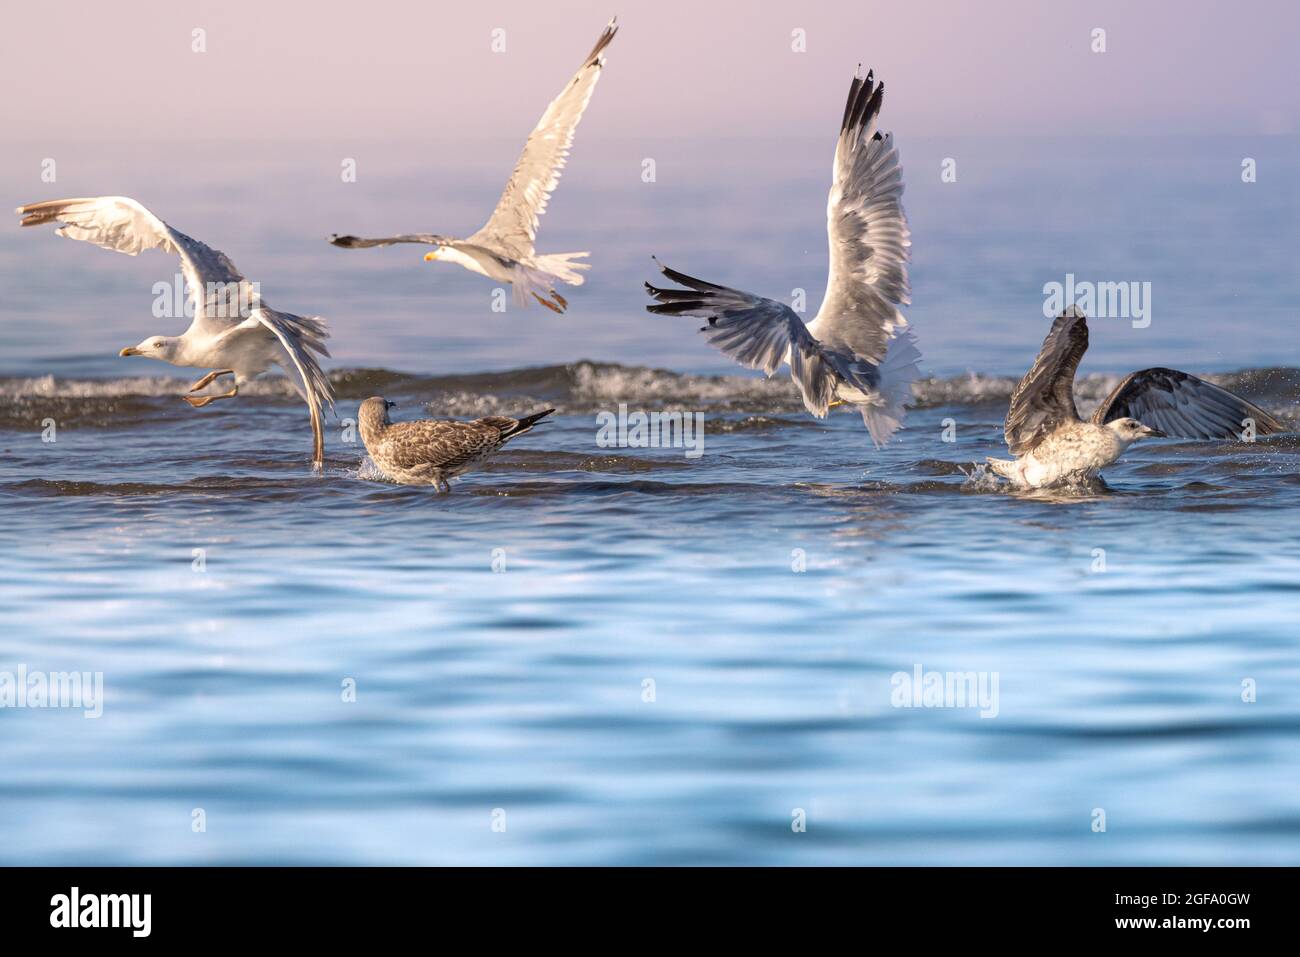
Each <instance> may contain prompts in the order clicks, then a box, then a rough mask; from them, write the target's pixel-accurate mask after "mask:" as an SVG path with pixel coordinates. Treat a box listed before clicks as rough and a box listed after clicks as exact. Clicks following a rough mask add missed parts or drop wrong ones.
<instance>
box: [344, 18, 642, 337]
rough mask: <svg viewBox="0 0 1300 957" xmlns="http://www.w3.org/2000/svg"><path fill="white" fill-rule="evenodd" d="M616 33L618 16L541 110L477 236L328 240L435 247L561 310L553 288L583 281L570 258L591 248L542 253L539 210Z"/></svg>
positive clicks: (518, 294)
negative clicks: (539, 249) (536, 243)
mask: <svg viewBox="0 0 1300 957" xmlns="http://www.w3.org/2000/svg"><path fill="white" fill-rule="evenodd" d="M617 32H618V26H617V17H616V18H615V19H613V20H610V21H609V24H608V25H607V26H606V27H605V30H604V32H603V33H601V35H600V39H598V40H597V41H596V45H595V47H593V48H592V51H591V52H590V53H588V54H587V58H586V59H585V60H583V61H582V66H580V67H579V68H578V72H577V73H575V74H574V75H573V79H571V80H570V81H569V82H568V83H567V84H565V86H564V89H563V90H562V91H561V92H560V95H559V96H557V97H556V98H555V99H554V100H552V101H551V105H550V106H548V107H547V108H546V112H545V113H543V114H542V118H541V120H539V121H538V123H537V127H536V128H535V129H534V130H533V132H532V134H531V135H530V136H529V137H528V142H527V143H525V144H524V151H523V153H522V154H520V156H519V162H518V163H516V164H515V171H514V174H513V175H512V176H511V177H510V182H508V183H507V184H506V188H505V192H503V193H502V194H501V199H500V200H498V201H497V207H496V209H494V210H493V211H492V216H491V218H490V219H488V221H487V223H485V224H484V226H483V228H482V229H480V230H479V231H478V232H476V233H474V235H472V236H470V237H469V238H468V239H454V238H452V237H451V236H441V235H438V234H437V233H405V234H403V235H400V236H385V237H381V238H378V239H363V238H360V237H358V236H339V235H337V234H335V235H334V236H331V237H330V242H331V243H333V244H334V245H335V246H342V247H343V248H344V249H360V248H362V247H366V246H391V245H393V244H394V243H423V244H425V245H428V246H433V247H434V248H433V249H432V250H431V251H430V252H427V253H425V255H424V260H425V262H433V261H435V260H440V261H442V262H450V263H456V264H457V265H460V266H464V267H465V268H466V269H468V270H470V271H471V272H476V273H478V274H479V275H481V276H487V277H488V278H489V279H494V280H496V281H497V282H505V283H510V284H511V285H512V286H513V287H514V299H515V302H516V303H517V304H519V305H521V306H526V305H527V304H528V297H529V296H532V297H533V298H534V299H536V300H537V301H538V302H540V303H541V304H542V305H543V306H545V307H546V308H547V309H550V310H551V311H552V312H564V310H565V309H566V308H567V307H568V305H569V302H568V300H567V299H565V298H564V297H563V296H561V295H560V294H559V293H558V292H556V291H555V284H556V283H560V282H565V283H568V284H569V285H570V286H581V285H582V273H581V272H579V270H583V269H588V268H590V266H589V264H588V263H579V262H574V261H573V260H576V259H582V258H584V257H586V256H589V255H591V254H590V253H588V252H580V253H551V254H549V255H540V254H538V253H537V251H536V250H535V249H534V248H533V243H534V241H535V240H536V239H537V225H538V217H540V216H541V215H542V214H543V213H544V212H546V204H547V202H548V201H549V200H550V198H551V193H552V192H553V191H554V190H555V187H556V186H557V185H558V184H559V182H560V171H561V170H563V169H564V164H565V162H566V161H567V159H568V156H569V148H570V147H571V146H572V145H573V134H574V132H575V131H576V130H577V128H578V121H579V120H581V119H582V113H583V111H584V110H586V108H587V103H588V102H589V101H590V100H591V94H592V93H593V92H594V91H595V89H596V82H597V81H598V80H599V79H600V73H601V70H602V69H603V67H604V66H605V57H604V55H603V53H604V50H605V47H607V46H609V44H610V41H611V40H613V39H614V34H616V33H617Z"/></svg>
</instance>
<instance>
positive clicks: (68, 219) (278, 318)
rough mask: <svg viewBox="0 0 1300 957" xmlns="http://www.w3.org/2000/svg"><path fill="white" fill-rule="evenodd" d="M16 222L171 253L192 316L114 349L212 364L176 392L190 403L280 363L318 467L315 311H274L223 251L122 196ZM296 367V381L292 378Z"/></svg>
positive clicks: (119, 246)
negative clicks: (221, 384)
mask: <svg viewBox="0 0 1300 957" xmlns="http://www.w3.org/2000/svg"><path fill="white" fill-rule="evenodd" d="M17 212H18V214H19V215H20V216H22V217H23V219H22V222H21V225H23V226H40V225H42V224H44V223H52V222H57V223H59V224H60V225H59V228H58V229H56V230H55V232H56V233H57V234H58V235H60V236H64V237H66V238H68V239H81V240H85V241H86V242H91V243H94V244H95V245H96V246H102V247H103V248H105V249H112V250H115V251H116V252H119V253H126V254H127V255H128V256H135V255H138V254H139V253H140V252H141V250H145V249H161V250H163V251H164V252H170V253H175V254H176V255H178V256H179V257H180V260H181V271H182V272H183V273H184V275H185V284H186V287H187V288H188V290H189V296H190V300H191V303H192V305H193V307H194V319H193V321H192V322H191V323H190V327H189V328H188V329H186V330H185V332H184V334H182V335H179V336H161V335H159V336H149V337H148V338H146V339H144V340H143V341H142V342H140V343H139V344H138V345H134V346H129V347H127V348H125V349H123V350H122V351H121V352H120V353H119V355H123V356H148V357H149V358H151V359H161V360H162V361H163V362H170V363H171V364H172V365H175V366H194V367H198V368H203V369H212V370H214V371H212V372H209V373H208V374H207V375H205V376H203V378H201V379H199V380H198V381H197V382H195V383H194V384H193V385H192V386H190V393H191V394H189V395H186V396H182V398H184V399H185V401H186V402H188V403H189V404H190V405H191V406H193V407H194V408H196V409H201V408H203V407H204V406H206V405H210V404H211V403H213V402H216V401H218V400H219V399H233V398H234V397H235V396H236V395H238V394H239V387H240V386H241V385H243V384H244V383H245V382H247V381H248V380H250V379H252V378H254V377H256V376H258V375H261V374H262V373H263V372H266V371H267V370H268V369H269V368H270V367H271V366H273V365H275V366H280V367H281V368H282V369H284V370H285V371H286V372H289V373H290V376H291V377H290V381H292V382H293V384H294V388H295V389H297V391H298V393H299V395H301V396H302V398H303V400H304V401H305V402H306V403H307V408H308V410H309V411H310V412H311V429H312V435H313V437H314V440H315V445H314V452H313V459H312V465H313V467H314V468H316V469H320V468H321V466H322V462H323V460H324V452H325V440H324V435H323V433H322V430H321V403H322V401H324V402H328V403H329V404H330V408H331V409H332V408H333V407H334V398H333V394H332V393H331V390H330V383H329V379H328V378H326V376H325V373H324V372H322V371H321V367H320V365H319V364H318V363H317V360H316V356H315V355H313V354H312V353H313V352H314V353H318V354H319V355H322V356H328V355H329V352H327V351H326V349H325V344H324V340H325V339H327V338H328V337H329V332H328V331H327V330H326V328H325V321H324V320H323V319H321V318H319V317H315V316H313V317H306V316H295V315H291V314H290V313H287V312H278V311H277V310H275V309H272V308H271V307H270V306H269V305H267V304H266V302H264V301H263V300H262V297H261V293H260V290H259V289H258V285H257V284H256V283H250V282H249V281H248V280H246V279H245V278H244V277H243V275H242V274H241V273H240V272H239V270H238V269H236V268H235V264H234V263H233V262H231V261H230V260H229V259H228V258H227V257H226V255H225V253H223V252H221V251H219V250H216V249H213V248H212V247H210V246H205V245H204V244H203V243H201V242H199V241H198V240H197V239H192V238H190V237H189V236H186V235H185V234H184V233H182V232H181V231H180V230H178V229H173V228H172V227H171V226H168V225H167V224H166V223H165V222H163V221H162V220H161V219H159V218H158V217H157V216H155V215H154V214H153V213H151V212H149V210H147V209H145V207H144V206H142V205H141V204H140V203H138V202H136V201H135V200H134V199H130V198H128V197H126V196H95V197H88V198H83V199H52V200H48V201H46V202H43V203H29V204H28V205H26V206H19V207H18V210H17ZM293 372H297V374H298V377H299V379H300V380H301V382H299V381H298V380H296V379H293V378H292V373H293ZM222 376H233V377H234V384H233V385H232V386H231V388H230V391H229V392H223V393H221V394H219V395H210V396H195V395H194V394H193V393H195V392H198V391H199V390H200V389H204V388H206V387H207V386H208V385H209V384H210V383H211V382H212V381H213V380H215V379H218V378H220V377H222Z"/></svg>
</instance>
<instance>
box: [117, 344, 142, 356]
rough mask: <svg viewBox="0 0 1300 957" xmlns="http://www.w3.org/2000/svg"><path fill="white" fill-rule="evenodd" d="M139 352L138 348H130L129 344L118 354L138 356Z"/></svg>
mask: <svg viewBox="0 0 1300 957" xmlns="http://www.w3.org/2000/svg"><path fill="white" fill-rule="evenodd" d="M141 354H142V353H141V352H140V350H139V349H132V348H131V347H130V346H127V347H126V348H125V349H123V350H122V351H121V352H119V353H118V355H119V356H138V355H141Z"/></svg>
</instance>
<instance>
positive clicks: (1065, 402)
mask: <svg viewBox="0 0 1300 957" xmlns="http://www.w3.org/2000/svg"><path fill="white" fill-rule="evenodd" d="M1087 351H1088V320H1087V319H1086V318H1085V317H1084V315H1083V313H1082V312H1081V311H1080V310H1079V309H1077V308H1076V307H1074V306H1070V307H1069V308H1067V309H1066V310H1065V311H1064V312H1063V313H1061V315H1060V316H1058V317H1057V318H1056V320H1055V321H1053V323H1052V330H1051V331H1050V332H1049V333H1048V334H1047V338H1046V339H1044V340H1043V348H1042V349H1041V350H1039V353H1038V358H1037V359H1035V360H1034V365H1033V368H1031V369H1030V370H1029V371H1028V372H1026V373H1025V377H1024V378H1023V379H1021V380H1020V384H1019V385H1017V386H1016V391H1015V392H1013V393H1012V394H1011V408H1010V409H1009V410H1008V412H1007V421H1006V424H1005V427H1004V429H1003V435H1005V436H1006V440H1007V447H1008V448H1010V449H1011V453H1012V454H1013V455H1024V454H1025V453H1026V452H1028V451H1030V450H1031V449H1033V448H1034V447H1035V446H1036V445H1038V443H1039V442H1041V441H1042V440H1043V439H1044V438H1046V437H1047V436H1048V435H1049V434H1050V433H1051V432H1052V431H1053V430H1054V429H1056V428H1057V427H1058V426H1060V425H1062V424H1064V423H1066V422H1077V421H1079V413H1078V410H1077V409H1075V407H1074V374H1075V372H1076V371H1078V368H1079V360H1080V359H1082V358H1083V354H1084V353H1085V352H1087Z"/></svg>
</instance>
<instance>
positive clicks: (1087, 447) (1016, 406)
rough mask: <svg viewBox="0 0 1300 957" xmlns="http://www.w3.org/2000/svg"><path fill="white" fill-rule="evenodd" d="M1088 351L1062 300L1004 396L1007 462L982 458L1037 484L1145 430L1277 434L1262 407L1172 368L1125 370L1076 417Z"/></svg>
mask: <svg viewBox="0 0 1300 957" xmlns="http://www.w3.org/2000/svg"><path fill="white" fill-rule="evenodd" d="M1087 349H1088V320H1087V319H1086V318H1085V316H1084V314H1083V312H1082V311H1080V310H1079V309H1078V308H1077V307H1075V306H1070V307H1069V308H1067V309H1066V310H1065V311H1064V312H1063V313H1061V315H1060V316H1059V317H1058V318H1057V319H1056V321H1054V322H1053V323H1052V329H1051V331H1050V332H1049V333H1048V334H1047V338H1046V339H1045V340H1044V341H1043V348H1042V350H1041V351H1040V352H1039V353H1038V358H1037V359H1035V360H1034V365H1033V368H1031V369H1030V370H1029V372H1027V373H1026V374H1025V377H1024V378H1023V379H1021V380H1020V384H1019V385H1017V386H1016V391H1015V392H1014V393H1012V396H1011V409H1010V411H1008V412H1007V420H1006V427H1005V435H1006V440H1007V446H1008V447H1009V448H1010V449H1011V454H1013V455H1015V456H1016V459H1015V461H1009V460H1007V459H993V458H990V459H989V460H988V463H989V467H990V468H992V470H993V471H994V472H996V473H997V474H998V475H1001V476H1003V477H1004V478H1007V479H1009V480H1010V481H1011V482H1012V483H1013V484H1015V485H1020V486H1025V487H1029V488H1043V487H1044V486H1048V485H1055V484H1057V483H1069V482H1078V481H1085V480H1087V479H1090V478H1093V477H1095V476H1096V475H1097V474H1098V472H1100V471H1101V469H1103V468H1105V467H1106V466H1108V465H1110V464H1111V463H1112V462H1114V461H1115V460H1116V459H1118V458H1119V457H1120V456H1121V455H1123V454H1124V452H1125V450H1126V449H1128V447H1129V446H1130V445H1132V444H1133V443H1134V442H1136V441H1138V440H1139V439H1143V438H1147V437H1148V436H1172V437H1176V438H1184V439H1241V438H1242V436H1243V433H1244V432H1245V431H1246V430H1247V429H1250V428H1251V427H1252V426H1253V430H1254V434H1256V435H1268V434H1271V433H1274V432H1284V431H1286V427H1285V426H1283V425H1282V423H1280V422H1279V421H1278V420H1277V419H1275V418H1273V417H1272V416H1271V415H1269V414H1268V413H1267V412H1265V411H1264V410H1263V409H1261V408H1259V407H1258V406H1256V405H1253V404H1252V403H1250V402H1247V401H1246V400H1245V399H1243V398H1241V397H1240V396H1237V395H1233V394H1232V393H1231V392H1229V391H1227V390H1226V389H1221V388H1219V387H1218V386H1217V385H1212V384H1210V383H1209V382H1206V381H1205V380H1204V379H1198V378H1196V376H1194V375H1188V374H1187V373H1186V372H1179V371H1178V370H1177V369H1162V368H1156V369H1142V370H1141V371H1139V372H1131V373H1129V374H1128V375H1127V376H1125V377H1124V379H1123V380H1122V381H1121V382H1120V383H1119V385H1117V386H1116V387H1115V388H1114V390H1113V391H1112V392H1111V393H1110V395H1108V396H1107V397H1106V398H1105V400H1104V401H1103V402H1102V403H1101V405H1100V406H1098V407H1097V411H1095V412H1094V413H1093V414H1092V416H1091V417H1090V418H1089V419H1088V420H1087V421H1084V420H1083V419H1081V418H1079V413H1078V411H1077V410H1076V409H1075V407H1074V375H1075V372H1076V370H1078V368H1079V360H1080V359H1082V358H1083V354H1084V352H1086V351H1087Z"/></svg>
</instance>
